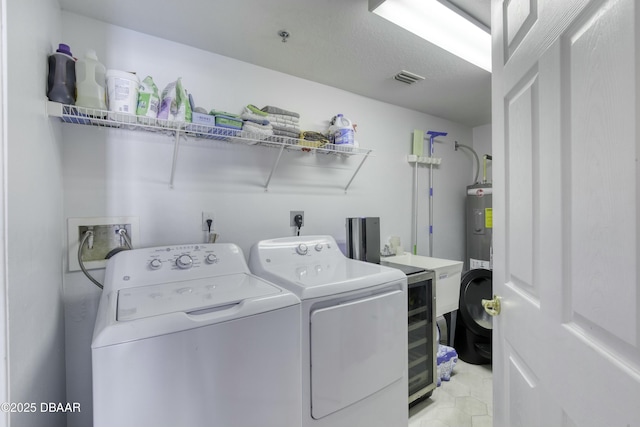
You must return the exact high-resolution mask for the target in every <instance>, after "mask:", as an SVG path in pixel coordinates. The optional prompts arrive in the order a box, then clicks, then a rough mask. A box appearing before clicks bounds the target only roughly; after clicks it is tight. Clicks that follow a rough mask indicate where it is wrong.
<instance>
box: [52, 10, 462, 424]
mask: <svg viewBox="0 0 640 427" xmlns="http://www.w3.org/2000/svg"><path fill="white" fill-rule="evenodd" d="M60 14H61V18H60V22H61V31H62V35H61V37H60V39H61V40H64V41H65V42H67V43H69V44H70V45H71V46H73V49H74V51H75V52H78V53H79V54H80V55H82V53H83V52H84V51H85V50H87V49H94V50H95V51H96V53H97V55H98V57H99V58H100V60H101V61H102V62H104V63H105V64H108V66H109V68H116V69H122V70H130V71H135V72H136V73H138V75H140V76H141V77H142V76H146V75H153V77H154V80H155V81H157V82H158V86H162V87H164V86H165V85H166V84H167V83H169V82H171V81H174V80H175V79H176V78H178V77H181V78H182V81H183V82H184V84H185V86H186V87H188V89H189V92H190V93H192V94H193V96H194V98H195V100H196V101H195V102H196V103H197V104H198V105H203V106H206V108H208V109H209V108H210V109H219V110H224V111H230V112H240V111H242V109H243V107H245V106H247V105H249V104H255V105H258V106H260V107H262V106H266V105H277V106H281V107H284V108H288V109H290V110H292V111H296V112H299V114H300V125H301V127H302V128H303V129H305V130H310V131H318V132H323V131H325V130H326V129H327V127H328V126H329V121H330V119H331V118H332V117H333V116H335V115H336V114H337V113H343V114H344V115H345V116H348V117H349V118H350V119H351V120H352V122H353V123H355V124H357V132H356V133H355V139H356V141H357V142H358V146H359V148H360V149H361V150H363V152H365V153H366V152H368V150H371V153H370V155H367V157H366V159H364V161H362V160H363V158H362V156H359V155H343V156H340V155H339V156H332V155H324V154H322V153H320V152H318V153H315V154H314V153H308V152H304V151H302V152H301V151H295V152H289V151H286V150H285V151H284V152H283V153H282V154H281V158H279V157H278V156H279V153H278V150H273V149H269V148H265V147H259V146H252V145H242V144H241V145H234V144H227V143H221V142H217V141H211V140H189V139H179V140H177V142H176V139H175V138H172V137H170V136H167V135H164V134H162V133H153V132H135V131H131V130H129V129H127V128H126V127H125V128H121V129H113V128H112V129H100V128H95V127H89V126H76V125H66V124H62V125H60V124H58V123H55V124H54V125H52V126H53V127H54V129H56V132H58V134H57V136H56V137H55V141H56V143H59V150H60V161H61V168H60V169H61V171H60V174H61V177H62V182H61V187H62V188H61V189H60V190H55V191H53V193H52V194H55V195H58V196H60V200H61V201H62V206H61V210H62V218H60V222H59V227H60V228H59V231H60V238H61V240H63V242H64V250H63V251H62V254H61V260H56V261H57V262H58V263H60V261H61V265H62V269H63V271H62V276H63V286H64V336H65V339H64V340H65V341H66V344H65V353H66V384H65V393H66V401H69V402H78V403H79V404H80V405H81V407H82V409H83V410H82V411H81V412H76V413H69V414H67V425H68V426H69V427H76V426H77V427H81V426H87V425H91V422H92V407H93V404H92V384H91V369H92V366H91V351H90V344H91V338H92V335H93V328H94V322H95V318H96V313H97V308H98V301H99V298H100V292H101V291H100V290H99V289H98V288H97V287H95V286H94V285H93V284H92V283H91V282H90V281H89V280H88V279H87V278H86V277H85V276H84V275H83V274H82V273H80V272H77V271H69V269H68V265H69V257H70V256H72V255H69V251H68V245H69V242H68V241H67V239H66V235H67V231H68V230H67V227H68V222H67V221H68V219H69V218H95V217H106V218H109V217H121V216H131V217H135V218H137V220H138V221H139V240H138V241H134V242H133V246H134V247H136V248H144V247H151V246H161V245H177V244H193V243H202V242H205V241H206V239H207V238H208V233H207V232H206V231H203V228H202V214H203V212H211V213H213V216H214V218H213V221H212V231H213V232H215V233H216V234H217V235H218V236H219V237H218V239H219V240H218V241H219V242H223V243H235V244H237V245H238V246H239V247H240V248H241V249H242V251H243V252H244V255H245V257H247V256H248V253H249V250H250V248H251V246H252V245H253V244H254V243H255V242H257V241H259V240H264V239H271V238H276V237H285V236H292V235H294V234H295V233H296V230H295V228H294V227H292V226H291V225H290V223H289V215H290V212H291V211H303V212H304V225H303V227H302V228H301V230H300V233H301V235H314V234H315V235H330V236H332V237H333V238H335V239H336V240H337V241H338V243H340V242H344V241H345V238H346V236H345V220H346V218H349V217H357V216H377V217H380V218H381V222H380V232H381V236H382V238H383V239H386V238H388V237H389V236H399V237H400V239H401V241H402V243H403V244H404V245H405V247H406V248H407V249H409V247H410V246H411V242H412V235H413V230H412V227H413V225H412V224H413V218H412V203H413V196H414V194H413V187H412V183H413V172H414V170H413V168H412V166H411V165H410V164H409V163H408V162H407V155H408V154H410V152H411V145H412V134H413V131H414V130H415V129H424V130H428V129H446V130H447V131H448V136H447V137H446V138H441V139H439V140H438V141H437V146H436V150H437V153H436V154H437V155H438V157H440V158H441V159H442V163H441V165H440V166H439V167H438V168H437V169H436V179H437V181H436V190H437V193H436V197H438V199H437V200H438V204H437V205H436V207H435V216H436V218H437V222H436V227H437V228H436V233H435V236H436V237H435V238H436V240H435V241H436V245H435V247H436V249H435V251H434V252H435V255H437V256H441V257H443V258H453V259H462V256H463V255H462V254H463V252H464V238H463V230H461V229H459V224H461V223H462V222H463V210H462V206H463V201H464V187H465V185H467V183H468V181H469V180H470V175H471V172H470V171H469V161H468V159H467V158H466V157H465V156H460V155H459V153H456V152H455V150H454V141H459V142H460V143H465V144H472V140H473V130H472V128H470V127H468V126H466V125H462V124H459V123H454V122H451V121H448V120H445V119H441V118H437V117H433V116H429V115H426V114H423V113H419V112H416V111H413V110H409V109H406V108H402V107H397V106H393V105H391V104H387V103H384V102H380V101H376V100H373V99H370V98H366V97H363V96H360V95H356V94H353V93H350V92H346V91H343V90H340V89H337V88H334V87H329V86H326V85H322V84H319V83H315V82H311V81H309V80H304V79H301V78H298V77H293V76H291V75H287V74H283V73H280V72H277V71H273V70H269V69H266V68H262V67H258V66H255V65H252V64H249V63H245V62H241V61H237V60H235V59H231V58H227V57H224V56H221V55H217V54H213V53H209V52H205V51H203V50H200V49H197V48H193V47H190V46H186V45H182V44H179V43H175V42H172V41H168V40H164V39H160V38H157V37H153V36H149V35H146V34H142V33H138V32H135V31H132V30H129V29H125V28H122V27H117V26H114V25H110V24H105V23H102V22H99V21H95V20H93V19H90V18H86V17H83V16H80V15H76V14H73V13H70V12H65V11H62V12H60ZM52 45H54V43H52ZM43 72H44V71H43ZM49 120H50V121H51V122H52V123H53V122H55V121H56V119H55V118H50V119H49ZM176 144H177V145H176ZM176 147H177V148H176ZM176 152H177V155H176ZM277 162H279V163H277ZM275 163H277V164H278V167H277V168H274V164H275ZM418 172H419V179H420V183H421V185H420V192H421V193H420V195H419V199H420V202H419V209H418V212H419V214H418V215H419V218H418V226H419V227H420V229H421V230H426V229H427V227H428V217H427V216H428V213H427V210H426V200H427V194H426V188H427V187H426V182H427V179H428V176H427V172H426V169H425V168H420V170H419V171H418ZM426 250H427V246H426V242H424V241H422V240H420V241H418V245H417V251H419V252H421V253H425V251H426ZM90 273H91V274H92V275H93V276H94V277H95V278H96V279H97V281H99V282H101V281H103V280H104V270H103V269H95V270H90ZM52 387H53V385H52ZM61 400H62V398H61Z"/></svg>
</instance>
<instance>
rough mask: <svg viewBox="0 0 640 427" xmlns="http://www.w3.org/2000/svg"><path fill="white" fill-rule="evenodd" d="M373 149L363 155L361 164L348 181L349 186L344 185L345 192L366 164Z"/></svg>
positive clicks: (345, 192)
mask: <svg viewBox="0 0 640 427" xmlns="http://www.w3.org/2000/svg"><path fill="white" fill-rule="evenodd" d="M371 151H373V150H367V153H366V154H365V155H364V156H362V160H361V161H360V164H359V165H358V167H357V168H356V170H355V171H354V172H353V176H352V177H351V179H350V180H349V182H348V183H347V186H346V187H344V194H347V190H348V189H349V186H351V183H352V182H353V179H354V178H355V177H356V175H357V174H358V172H360V168H361V167H362V165H363V164H364V161H365V160H367V157H369V154H371Z"/></svg>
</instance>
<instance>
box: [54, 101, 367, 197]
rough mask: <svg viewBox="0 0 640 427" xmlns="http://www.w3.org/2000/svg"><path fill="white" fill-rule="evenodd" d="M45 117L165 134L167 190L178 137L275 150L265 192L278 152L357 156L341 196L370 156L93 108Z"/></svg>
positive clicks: (60, 107)
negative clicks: (169, 151) (169, 140)
mask: <svg viewBox="0 0 640 427" xmlns="http://www.w3.org/2000/svg"><path fill="white" fill-rule="evenodd" d="M47 114H48V115H49V116H51V117H58V118H60V119H61V120H62V121H63V122H64V123H72V124H78V125H88V126H95V127H101V128H111V129H114V128H115V129H124V130H132V131H149V132H156V133H161V134H166V135H169V136H172V137H174V139H175V143H174V150H173V163H172V166H171V175H170V178H169V187H170V188H173V181H174V176H175V169H176V162H177V158H178V147H179V145H180V139H181V137H183V136H184V137H186V139H189V138H193V139H205V140H217V141H224V142H229V143H242V144H245V145H252V146H253V145H255V146H264V147H272V148H277V149H278V150H279V153H278V155H277V158H276V159H275V162H274V164H273V166H272V168H271V172H270V173H269V177H268V178H267V181H266V183H265V185H264V189H265V191H267V190H268V189H269V183H270V182H271V178H272V176H273V174H274V172H275V171H276V169H277V168H278V165H279V164H280V159H281V157H282V152H283V151H284V150H287V151H300V152H308V153H312V154H315V153H321V154H332V155H336V156H339V157H350V156H353V155H360V156H362V159H361V160H360V161H359V163H358V166H357V167H356V168H355V171H354V172H353V175H352V176H351V179H350V180H349V182H348V183H347V184H346V186H345V187H344V191H345V193H346V192H347V189H348V188H349V186H350V185H351V183H352V182H353V180H354V178H355V176H356V175H357V174H358V172H359V171H360V168H361V167H362V165H363V164H364V161H365V160H366V159H367V158H368V157H369V156H370V155H371V152H372V150H369V149H362V148H358V147H354V146H352V145H335V144H322V143H321V142H318V141H308V140H305V139H298V138H290V137H285V136H277V135H266V134H259V133H256V132H248V131H246V130H242V129H230V128H226V127H221V126H213V125H210V124H200V123H185V122H177V121H173V120H163V119H157V118H152V117H144V116H136V115H133V114H126V113H119V112H114V111H106V110H98V109H93V108H86V107H79V106H76V105H65V104H60V103H57V102H51V101H47Z"/></svg>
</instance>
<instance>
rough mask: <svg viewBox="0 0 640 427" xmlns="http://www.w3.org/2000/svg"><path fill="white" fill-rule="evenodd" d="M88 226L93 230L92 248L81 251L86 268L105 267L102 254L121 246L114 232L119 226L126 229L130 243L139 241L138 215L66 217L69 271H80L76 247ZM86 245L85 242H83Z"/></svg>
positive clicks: (134, 243)
mask: <svg viewBox="0 0 640 427" xmlns="http://www.w3.org/2000/svg"><path fill="white" fill-rule="evenodd" d="M88 227H93V230H94V233H95V234H94V238H93V242H94V249H92V250H91V252H89V251H85V252H84V253H83V258H82V259H83V261H84V267H85V268H86V269H87V270H93V269H96V268H105V267H106V266H107V260H106V259H104V255H105V254H107V253H108V252H109V251H111V250H112V249H115V248H117V247H119V246H121V242H120V237H119V236H118V235H117V234H116V230H117V229H118V228H119V227H124V228H125V229H126V230H127V234H128V236H129V239H130V240H131V245H132V246H133V247H134V248H135V245H137V244H138V242H139V241H140V236H139V229H140V226H139V220H138V217H132V216H119V217H91V218H68V219H67V246H68V248H69V253H68V265H69V272H71V271H80V263H78V247H79V246H80V242H82V238H83V237H84V233H85V231H86V230H87V228H88ZM85 245H86V243H85Z"/></svg>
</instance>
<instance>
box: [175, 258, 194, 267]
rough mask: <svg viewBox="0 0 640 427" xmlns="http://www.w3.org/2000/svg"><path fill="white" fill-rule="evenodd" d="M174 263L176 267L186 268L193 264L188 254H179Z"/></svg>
mask: <svg viewBox="0 0 640 427" xmlns="http://www.w3.org/2000/svg"><path fill="white" fill-rule="evenodd" d="M176 265H177V266H178V268H181V269H183V270H186V269H188V268H191V267H192V266H193V259H192V258H191V257H190V256H189V255H180V256H179V257H178V258H177V259H176Z"/></svg>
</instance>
